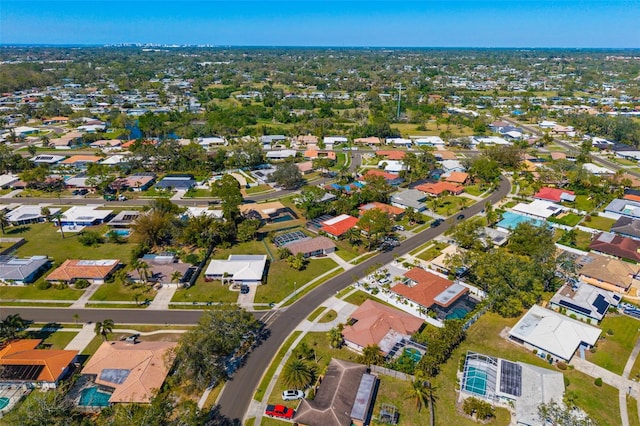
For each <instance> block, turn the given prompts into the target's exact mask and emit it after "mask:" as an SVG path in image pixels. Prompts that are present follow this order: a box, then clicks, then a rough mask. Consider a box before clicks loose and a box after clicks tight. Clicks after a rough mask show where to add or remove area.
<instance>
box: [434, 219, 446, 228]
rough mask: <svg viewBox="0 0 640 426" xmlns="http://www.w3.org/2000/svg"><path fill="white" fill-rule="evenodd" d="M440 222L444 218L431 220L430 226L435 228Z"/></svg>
mask: <svg viewBox="0 0 640 426" xmlns="http://www.w3.org/2000/svg"><path fill="white" fill-rule="evenodd" d="M442 222H444V219H436V220H434V221H433V222H431V227H432V228H435V227H437V226H440V225H441V224H442Z"/></svg>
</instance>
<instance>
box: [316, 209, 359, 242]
mask: <svg viewBox="0 0 640 426" xmlns="http://www.w3.org/2000/svg"><path fill="white" fill-rule="evenodd" d="M338 218H341V220H340V221H336V222H332V221H333V219H332V220H329V221H328V222H331V223H330V224H327V222H323V226H322V228H320V230H321V231H324V232H326V233H327V234H330V235H333V236H334V237H339V236H341V235H342V234H344V233H345V232H347V231H348V230H349V229H351V228H353V227H354V226H356V225H357V224H358V218H356V217H353V216H349V215H347V214H345V215H342V216H338ZM335 219H337V218H335Z"/></svg>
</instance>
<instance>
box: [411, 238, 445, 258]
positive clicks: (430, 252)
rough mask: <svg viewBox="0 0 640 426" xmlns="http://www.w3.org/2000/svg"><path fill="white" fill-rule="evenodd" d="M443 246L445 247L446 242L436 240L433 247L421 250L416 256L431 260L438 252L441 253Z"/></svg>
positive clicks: (438, 254)
mask: <svg viewBox="0 0 640 426" xmlns="http://www.w3.org/2000/svg"><path fill="white" fill-rule="evenodd" d="M445 247H447V244H446V243H443V242H440V241H436V242H434V244H433V247H431V248H429V249H427V250H425V251H423V252H422V253H420V254H419V255H417V256H416V257H417V258H418V259H422V260H426V261H427V262H428V261H430V260H433V259H435V258H436V257H438V256H440V254H442V249H444V248H445Z"/></svg>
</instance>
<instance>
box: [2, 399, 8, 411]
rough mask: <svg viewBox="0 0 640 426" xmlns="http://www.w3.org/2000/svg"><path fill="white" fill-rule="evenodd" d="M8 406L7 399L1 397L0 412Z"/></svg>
mask: <svg viewBox="0 0 640 426" xmlns="http://www.w3.org/2000/svg"><path fill="white" fill-rule="evenodd" d="M7 405H9V398H5V397H2V398H0V410H2V409H3V408H4V407H6V406H7Z"/></svg>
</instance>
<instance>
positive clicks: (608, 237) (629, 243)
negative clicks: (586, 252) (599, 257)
mask: <svg viewBox="0 0 640 426" xmlns="http://www.w3.org/2000/svg"><path fill="white" fill-rule="evenodd" d="M589 249H591V250H595V251H599V252H601V253H604V254H609V255H611V256H615V257H619V258H622V259H628V260H633V261H635V262H640V241H637V240H634V239H632V238H627V237H621V236H619V235H614V234H611V233H609V232H602V233H600V234H598V236H597V237H595V238H594V239H593V241H591V244H589Z"/></svg>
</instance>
